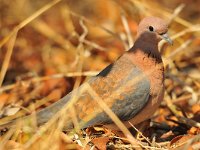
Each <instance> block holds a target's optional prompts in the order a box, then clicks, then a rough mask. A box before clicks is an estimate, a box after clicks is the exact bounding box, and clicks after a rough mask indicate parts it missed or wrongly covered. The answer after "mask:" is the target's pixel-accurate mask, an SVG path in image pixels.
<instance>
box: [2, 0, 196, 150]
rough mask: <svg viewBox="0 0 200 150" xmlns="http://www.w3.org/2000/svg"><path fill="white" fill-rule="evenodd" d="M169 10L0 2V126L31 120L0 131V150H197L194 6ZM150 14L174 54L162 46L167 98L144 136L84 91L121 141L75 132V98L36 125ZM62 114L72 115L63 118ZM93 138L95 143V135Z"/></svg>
mask: <svg viewBox="0 0 200 150" xmlns="http://www.w3.org/2000/svg"><path fill="white" fill-rule="evenodd" d="M189 1H190V2H191V3H195V2H193V0H189ZM169 3H170V5H168V4H166V3H165V2H164V1H158V2H157V1H149V2H147V1H139V0H127V1H117V0H113V1H107V0H102V1H97V0H85V1H81V0H77V1H72V0H68V1H65V0H53V1H47V0H44V1H33V2H31V1H27V0H26V1H25V0H21V1H16V0H15V1H13V3H10V2H9V1H2V3H1V4H0V5H1V6H0V8H1V9H2V11H1V12H2V14H3V15H4V16H5V17H4V18H2V23H1V25H2V27H1V32H0V48H1V49H0V65H1V70H0V71H1V72H0V117H1V119H0V124H3V123H4V122H7V121H10V120H13V119H14V118H18V117H20V116H24V115H26V114H31V119H29V120H26V121H23V120H21V121H20V122H18V124H17V126H15V128H12V129H10V130H8V131H7V132H5V133H3V132H2V136H1V138H0V149H3V148H4V149H38V148H39V149H49V148H50V149H53V150H54V149H55V150H56V149H81V148H83V149H94V148H95V146H96V148H99V149H101V148H102V149H103V148H105V146H106V144H107V145H110V148H114V147H115V148H118V149H169V148H174V147H175V148H185V149H189V148H193V149H195V148H196V149H198V148H199V147H200V146H199V135H198V134H199V133H200V129H199V128H200V125H199V123H198V122H199V121H200V119H199V118H200V101H199V97H200V94H199V93H200V75H199V74H200V38H199V35H200V20H199V18H200V15H198V14H196V15H194V14H193V11H195V12H196V9H195V7H197V6H198V4H196V5H191V6H188V5H187V2H186V5H184V4H182V3H180V1H179V0H176V1H170V2H169ZM196 3H199V2H196ZM191 7H193V8H191ZM22 8H23V9H22ZM185 10H188V11H187V12H186V11H185ZM199 12H200V11H199ZM192 14H193V15H192ZM150 15H154V16H159V17H161V18H163V19H166V20H168V21H169V22H170V31H169V32H170V35H171V37H172V39H173V40H174V45H173V46H172V47H167V46H166V44H165V43H164V42H161V43H160V50H161V53H162V55H163V59H164V62H165V68H166V69H165V74H166V81H165V82H166V87H165V88H166V92H165V99H164V102H163V103H162V106H161V107H160V108H159V109H158V111H157V112H156V114H155V116H154V117H153V125H152V126H151V127H150V131H151V132H150V133H145V134H147V135H143V134H142V133H140V132H139V131H137V132H138V136H136V137H134V136H133V135H132V134H131V133H130V131H129V130H127V128H125V126H124V125H123V123H122V122H121V121H120V120H119V119H118V118H117V116H116V115H115V114H114V113H113V112H112V111H111V110H110V109H109V107H108V106H107V105H106V104H105V103H104V102H103V101H102V100H101V98H100V97H99V96H98V95H97V94H96V93H95V92H94V91H93V89H92V88H91V87H90V86H89V85H87V84H86V87H85V88H83V91H84V90H87V91H88V92H89V93H90V94H91V96H92V97H95V100H97V103H98V104H99V106H100V108H101V109H103V110H104V111H105V112H106V113H107V114H108V115H109V117H111V118H112V119H113V122H115V123H116V124H117V125H118V127H119V128H120V129H121V130H122V132H123V133H124V135H123V136H122V135H121V134H120V135H117V134H115V133H111V132H110V131H107V129H104V128H100V129H99V128H94V129H86V131H80V128H81V124H79V123H78V121H77V118H76V111H75V108H74V107H73V103H75V102H76V101H77V100H78V96H79V95H78V94H74V96H73V97H72V99H71V101H70V103H69V104H67V106H66V107H64V108H63V109H62V110H61V111H60V112H59V113H58V114H56V115H55V116H54V117H53V118H52V119H51V120H50V121H49V122H48V123H47V124H45V125H43V126H41V127H38V126H37V123H36V118H35V111H37V110H39V109H42V108H44V107H47V106H48V105H50V104H51V103H53V102H55V101H57V100H59V99H60V98H61V97H63V96H64V95H66V94H67V93H68V92H69V91H70V90H72V89H74V88H77V87H79V85H80V84H81V83H82V82H83V80H85V78H86V77H87V76H93V75H95V74H97V73H98V72H99V70H101V69H103V68H104V67H105V66H106V65H108V64H109V63H111V62H113V61H114V60H115V59H116V58H117V57H118V56H120V55H121V54H122V53H123V52H124V51H125V50H128V49H129V48H130V47H131V46H132V44H133V41H134V40H133V39H134V37H135V34H136V29H137V24H138V22H139V20H141V18H143V17H144V16H150ZM83 91H82V92H83ZM67 110H70V114H66V111H67ZM68 112H69V111H68ZM94 115H95V114H91V116H88V119H90V118H92V117H94ZM68 119H72V120H73V123H74V125H75V129H73V130H71V131H68V132H67V133H63V132H62V129H63V126H64V125H65V123H66V122H67V121H66V120H68ZM98 131H100V133H101V134H100V136H96V135H95V134H96V132H97V133H98ZM102 132H103V134H102ZM85 134H87V135H86V136H85ZM183 134H185V136H181V135H183ZM180 136H181V137H180ZM72 139H73V140H72ZM116 139H117V140H116ZM95 140H96V141H95ZM136 143H137V144H136ZM188 143H189V144H188Z"/></svg>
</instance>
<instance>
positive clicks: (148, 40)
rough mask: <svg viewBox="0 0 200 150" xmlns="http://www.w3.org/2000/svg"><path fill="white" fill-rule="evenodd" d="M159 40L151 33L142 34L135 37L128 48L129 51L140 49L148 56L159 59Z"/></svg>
mask: <svg viewBox="0 0 200 150" xmlns="http://www.w3.org/2000/svg"><path fill="white" fill-rule="evenodd" d="M158 42H159V40H158V39H157V38H156V36H155V35H153V34H148V33H147V34H142V35H140V36H139V37H137V40H136V41H135V43H134V45H133V47H132V48H131V49H130V50H129V51H130V52H133V53H135V52H137V51H142V52H143V53H144V54H146V55H147V56H148V57H151V58H152V59H156V60H157V61H159V62H160V61H161V55H160V52H159V50H158Z"/></svg>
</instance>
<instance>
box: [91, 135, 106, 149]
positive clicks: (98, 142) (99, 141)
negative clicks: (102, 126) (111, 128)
mask: <svg viewBox="0 0 200 150" xmlns="http://www.w3.org/2000/svg"><path fill="white" fill-rule="evenodd" d="M109 140H110V139H109V137H99V138H95V139H93V140H92V141H91V142H92V143H93V144H94V145H95V147H96V148H97V149H99V150H106V144H107V143H108V141H109Z"/></svg>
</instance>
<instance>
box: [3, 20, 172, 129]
mask: <svg viewBox="0 0 200 150" xmlns="http://www.w3.org/2000/svg"><path fill="white" fill-rule="evenodd" d="M167 32H168V23H167V22H166V21H165V20H163V19H161V18H158V17H145V18H144V19H142V21H141V22H140V23H139V25H138V29H137V35H136V39H135V42H134V45H133V46H132V47H131V48H130V49H129V50H128V51H126V52H124V54H122V55H121V56H120V57H119V58H118V59H117V60H116V61H115V62H113V63H112V64H110V65H108V66H107V67H106V68H104V69H103V70H102V71H101V72H100V73H99V74H98V75H96V76H94V77H91V78H90V79H89V80H87V81H86V83H87V84H88V85H89V86H90V87H91V88H92V90H93V91H94V92H95V93H96V94H97V95H98V97H100V98H101V99H102V101H103V102H104V103H105V104H106V105H107V106H108V107H109V108H110V109H111V110H112V111H113V112H114V113H115V114H116V115H117V117H118V118H119V119H120V120H121V121H122V122H123V123H124V124H125V125H126V127H127V128H128V127H130V123H131V124H132V125H137V124H139V123H142V122H144V121H145V120H147V119H149V118H151V116H152V115H153V114H154V112H155V111H156V109H157V108H158V107H159V105H160V103H161V102H162V100H163V97H164V66H163V62H162V57H161V54H160V52H159V50H158V43H159V42H160V41H161V40H162V39H164V40H166V41H167V42H168V43H170V44H172V40H171V39H170V38H169V36H168V34H167ZM86 83H83V84H82V85H81V86H80V87H79V88H77V89H74V90H73V91H72V92H70V93H69V94H67V95H66V96H64V97H63V98H62V99H60V100H58V101H57V102H55V103H53V104H51V105H50V106H48V107H46V108H44V109H42V110H40V111H38V112H37V113H36V119H37V123H38V125H42V124H44V123H46V122H48V121H49V120H50V119H51V118H52V117H54V116H55V114H57V113H58V112H59V111H60V110H61V109H62V108H63V107H65V106H66V105H68V103H70V101H71V100H72V97H73V95H75V94H77V95H78V96H77V100H76V101H75V102H74V103H73V107H74V108H75V109H74V111H75V114H76V119H77V121H78V123H81V124H82V125H81V128H86V127H90V126H95V125H99V124H103V125H106V126H107V127H111V126H112V127H113V120H112V119H111V118H110V117H109V116H108V115H107V114H106V113H105V112H104V111H103V110H102V109H101V107H100V106H99V104H98V103H97V102H96V100H95V97H94V96H91V95H90V93H89V92H88V91H87V90H85V91H84V92H82V93H81V92H80V91H81V90H82V89H83V87H84V84H86ZM66 113H70V109H69V110H67V111H66ZM66 115H67V114H66ZM91 115H94V116H93V117H92V118H89V119H88V116H91ZM25 118H27V117H25ZM129 122H130V123H129ZM12 124H13V123H12ZM2 126H4V127H6V124H5V125H0V127H2ZM7 126H9V123H8V124H7ZM64 126H65V128H66V129H70V128H73V127H74V125H73V121H72V119H67V121H66V122H65V124H64Z"/></svg>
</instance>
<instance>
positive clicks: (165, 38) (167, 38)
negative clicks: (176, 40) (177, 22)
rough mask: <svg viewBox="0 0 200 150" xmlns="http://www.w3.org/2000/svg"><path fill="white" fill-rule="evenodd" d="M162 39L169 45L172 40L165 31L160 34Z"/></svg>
mask: <svg viewBox="0 0 200 150" xmlns="http://www.w3.org/2000/svg"><path fill="white" fill-rule="evenodd" d="M160 36H161V38H162V39H164V40H165V41H167V42H168V43H169V44H170V45H173V41H172V40H171V39H170V38H169V35H168V34H167V33H165V34H162V35H160Z"/></svg>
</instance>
